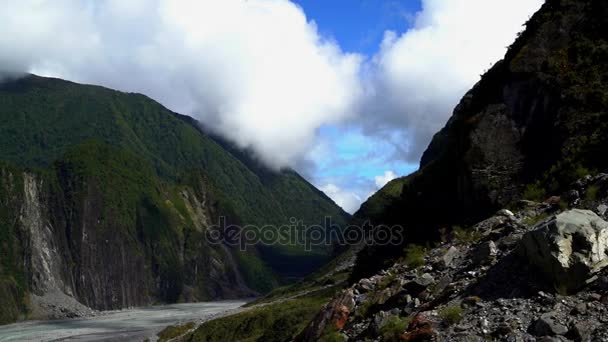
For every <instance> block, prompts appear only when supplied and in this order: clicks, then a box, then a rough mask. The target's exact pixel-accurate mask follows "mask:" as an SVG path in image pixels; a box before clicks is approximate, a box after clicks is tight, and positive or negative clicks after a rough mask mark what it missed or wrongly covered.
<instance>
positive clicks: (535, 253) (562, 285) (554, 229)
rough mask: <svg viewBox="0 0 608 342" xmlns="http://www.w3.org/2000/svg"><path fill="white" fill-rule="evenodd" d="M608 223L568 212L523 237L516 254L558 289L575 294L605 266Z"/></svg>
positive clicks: (579, 212) (580, 212) (585, 213)
mask: <svg viewBox="0 0 608 342" xmlns="http://www.w3.org/2000/svg"><path fill="white" fill-rule="evenodd" d="M607 249H608V222H606V221H604V220H602V219H601V218H600V217H599V216H597V215H596V214H595V213H593V212H591V211H588V210H579V209H575V210H570V211H566V212H563V213H561V214H559V215H557V216H556V217H555V218H553V219H552V220H549V221H546V222H543V223H542V224H541V225H540V226H539V227H538V228H537V229H535V230H533V231H531V232H528V233H526V234H525V235H524V236H523V238H522V240H521V242H520V244H519V246H518V248H517V251H518V254H519V255H520V256H522V257H524V258H525V259H527V261H528V262H529V263H530V264H531V265H533V266H535V267H536V268H537V269H538V270H539V271H540V272H542V273H543V274H544V275H545V276H546V277H547V278H548V280H549V281H551V282H552V283H553V284H555V286H556V287H557V288H559V289H563V290H567V291H568V290H576V289H579V288H581V287H582V286H584V285H585V284H586V283H587V281H588V280H589V279H591V278H592V277H593V275H594V274H595V273H597V272H598V271H600V270H601V269H602V268H604V267H605V266H606V265H608V255H607Z"/></svg>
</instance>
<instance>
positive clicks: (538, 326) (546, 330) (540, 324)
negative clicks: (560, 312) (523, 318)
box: [533, 313, 568, 336]
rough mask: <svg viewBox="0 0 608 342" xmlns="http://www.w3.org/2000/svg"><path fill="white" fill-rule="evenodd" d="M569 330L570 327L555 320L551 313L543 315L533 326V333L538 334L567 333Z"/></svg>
mask: <svg viewBox="0 0 608 342" xmlns="http://www.w3.org/2000/svg"><path fill="white" fill-rule="evenodd" d="M567 332H568V328H567V327H566V326H565V325H562V324H559V323H557V322H555V319H554V318H553V317H552V314H551V313H549V314H544V315H542V316H541V317H540V318H539V319H538V320H537V321H536V323H534V327H533V333H534V335H536V336H547V335H551V336H553V335H565V334H566V333H567Z"/></svg>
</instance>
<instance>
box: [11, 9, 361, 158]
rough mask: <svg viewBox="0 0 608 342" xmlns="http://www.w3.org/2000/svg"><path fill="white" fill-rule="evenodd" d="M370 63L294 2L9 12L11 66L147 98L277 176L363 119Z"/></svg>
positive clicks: (13, 69)
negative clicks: (327, 137) (322, 138)
mask: <svg viewBox="0 0 608 342" xmlns="http://www.w3.org/2000/svg"><path fill="white" fill-rule="evenodd" d="M361 61H362V57H361V56H359V55H356V54H346V53H343V52H342V51H340V48H339V46H338V45H337V44H335V43H334V42H332V41H328V40H324V39H323V38H322V37H321V36H320V35H319V34H318V33H317V28H316V25H315V24H314V22H310V21H307V18H306V16H305V14H304V13H303V11H302V10H301V8H299V7H298V6H296V5H294V4H293V3H291V2H289V1H287V0H248V1H243V0H222V1H217V0H202V1H200V0H177V1H175V0H152V1H142V0H138V1H123V0H105V1H81V0H20V1H9V2H8V4H3V9H2V11H1V12H0V65H1V66H0V68H2V69H5V70H4V71H21V72H23V71H34V72H39V73H43V74H46V75H52V76H59V77H64V78H69V79H72V80H76V81H82V82H89V83H96V84H102V85H106V86H110V87H113V88H117V89H121V90H127V91H138V92H143V93H145V94H147V95H149V96H152V97H153V98H155V99H158V100H160V101H161V102H162V103H163V104H165V105H167V106H168V107H170V108H171V109H174V110H177V111H180V112H185V113H186V114H191V115H193V116H195V117H197V118H198V119H200V120H201V121H203V122H204V123H205V124H206V125H207V126H209V127H211V128H212V129H214V130H216V131H217V132H219V133H221V134H222V135H224V136H226V137H228V138H229V139H230V140H233V141H234V142H236V143H237V144H238V145H240V146H241V147H251V148H252V149H253V150H254V151H255V152H256V153H257V154H258V156H259V157H261V158H262V159H263V160H264V161H265V162H267V163H268V164H269V165H271V166H274V167H277V168H278V167H283V166H289V165H292V164H293V163H294V162H295V161H297V160H298V158H300V157H301V156H302V155H304V154H305V153H306V152H307V151H308V150H309V149H310V148H311V146H312V145H313V143H314V137H315V132H316V130H317V129H318V128H319V127H320V126H321V125H323V124H332V123H337V122H340V121H342V120H344V119H345V118H347V117H349V116H350V115H352V114H353V113H354V110H353V108H352V105H353V103H354V99H355V98H357V97H359V96H360V94H361V90H360V88H359V87H360V83H359V80H358V72H359V69H360V63H361Z"/></svg>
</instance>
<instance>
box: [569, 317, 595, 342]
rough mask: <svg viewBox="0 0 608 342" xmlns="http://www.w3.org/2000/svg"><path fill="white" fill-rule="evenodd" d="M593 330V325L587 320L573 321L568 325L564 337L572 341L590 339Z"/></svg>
mask: <svg viewBox="0 0 608 342" xmlns="http://www.w3.org/2000/svg"><path fill="white" fill-rule="evenodd" d="M593 330H594V327H593V325H592V324H590V323H589V322H575V323H574V324H572V325H571V326H570V330H568V333H567V334H566V337H568V338H569V339H571V340H574V341H585V342H586V341H591V333H592V332H593Z"/></svg>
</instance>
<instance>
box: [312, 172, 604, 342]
mask: <svg viewBox="0 0 608 342" xmlns="http://www.w3.org/2000/svg"><path fill="white" fill-rule="evenodd" d="M596 177H597V176H595V177H592V179H594V178H596ZM593 184H595V183H594V182H588V186H593ZM574 187H578V188H579V190H581V192H582V193H585V192H586V191H588V190H587V188H586V186H583V187H582V188H581V187H580V186H577V185H574ZM602 196H603V195H601V194H598V198H599V197H602ZM579 204H582V201H581V202H580V203H579ZM511 209H512V210H500V211H498V212H497V213H495V215H494V216H492V217H490V218H488V219H486V220H484V221H482V222H479V223H477V224H475V225H473V226H472V227H471V228H470V229H469V230H468V231H466V232H458V234H451V235H450V234H448V237H446V241H444V242H443V243H442V244H440V245H439V246H437V247H435V248H428V249H427V250H426V251H425V253H424V255H423V258H424V263H423V264H422V265H421V266H420V265H418V264H411V263H408V260H407V258H404V259H403V260H402V261H398V262H396V263H395V264H394V265H393V266H391V267H389V268H387V269H385V270H382V271H381V272H379V273H377V274H375V275H373V276H371V277H369V278H363V279H361V280H359V281H358V282H356V283H355V284H353V285H352V286H351V287H349V288H347V289H346V290H344V292H343V293H342V294H340V295H338V296H336V297H335V298H334V300H333V301H332V302H331V303H333V304H330V305H327V306H325V307H324V309H323V310H322V312H320V313H319V315H318V316H317V318H316V319H315V320H313V321H312V322H311V323H310V325H309V326H308V327H307V328H306V330H305V331H304V332H303V334H302V336H308V337H309V338H308V339H306V340H307V341H313V340H316V339H319V338H320V339H322V338H323V337H324V336H325V335H323V332H325V333H326V334H327V332H328V331H338V332H339V333H340V335H341V336H342V338H343V340H345V341H364V340H375V341H450V342H452V341H462V342H465V341H466V342H469V341H480V342H481V341H488V340H494V341H603V340H606V339H608V328H607V327H608V325H606V323H608V321H607V320H606V317H607V316H606V315H607V314H608V310H607V308H606V305H605V304H606V303H608V268H606V267H603V266H605V263H604V262H603V260H605V255H604V254H603V253H605V245H604V244H603V243H604V242H603V241H604V239H605V238H604V233H603V232H604V230H605V228H606V222H604V221H603V220H602V219H601V218H599V217H598V216H597V215H596V214H594V213H592V212H590V211H587V210H581V209H580V208H573V209H572V210H569V209H568V208H564V204H563V202H561V203H536V202H530V201H522V202H519V203H517V204H516V205H513V206H512V207H511ZM539 222H540V223H539ZM576 235H579V236H580V237H579V238H577V237H575V236H576ZM583 237H584V238H583ZM583 242H584V243H583ZM522 248H530V250H531V251H534V253H536V254H535V255H531V254H530V253H523V254H521V253H520V252H521V249H522ZM541 250H542V251H543V252H540V251H541ZM538 258H540V260H541V261H542V262H539V261H538V260H537V259H538ZM581 263H582V264H584V267H583V266H581V265H579V266H576V269H573V268H572V267H573V266H575V265H577V264H581ZM566 265H567V266H568V267H566ZM560 272H561V273H560ZM577 272H578V273H577ZM575 274H576V276H579V277H580V279H572V277H575ZM547 276H552V277H553V278H548V277H547ZM556 280H557V281H563V282H566V284H568V285H572V283H570V281H578V283H576V284H575V286H573V287H572V289H574V288H576V291H575V290H572V291H569V292H566V291H563V290H564V289H563V288H561V287H560V286H559V283H556ZM585 280H587V281H585ZM345 296H348V298H351V296H352V299H353V302H354V306H352V307H349V315H348V316H347V320H346V322H345V324H342V322H341V324H339V325H335V324H328V322H333V321H332V320H331V319H328V318H329V317H332V318H335V317H339V315H338V313H339V312H340V311H339V310H337V309H336V308H337V306H336V305H335V304H337V303H340V301H341V300H342V299H343V298H345ZM387 322H392V324H390V323H387ZM328 326H329V327H331V328H332V330H327V327H328ZM319 333H321V335H319ZM332 336H336V335H335V333H334V334H333V335H332Z"/></svg>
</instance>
